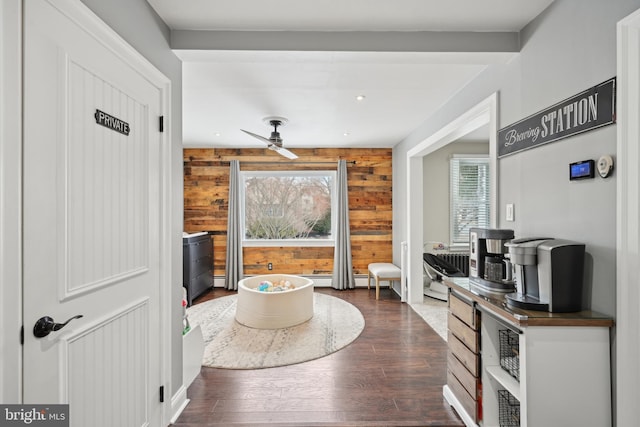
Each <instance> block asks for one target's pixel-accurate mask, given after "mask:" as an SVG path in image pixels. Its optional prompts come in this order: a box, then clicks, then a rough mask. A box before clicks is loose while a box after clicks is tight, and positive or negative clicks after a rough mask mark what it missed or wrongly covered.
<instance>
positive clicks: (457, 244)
mask: <svg viewBox="0 0 640 427" xmlns="http://www.w3.org/2000/svg"><path fill="white" fill-rule="evenodd" d="M464 160H473V161H475V162H479V161H480V162H481V163H483V164H485V165H486V168H487V173H486V181H485V184H486V187H487V190H486V192H485V198H486V201H485V207H486V212H487V215H486V224H476V225H474V226H473V227H481V228H489V227H490V225H491V211H492V206H491V158H490V156H489V155H488V154H454V155H452V156H451V158H450V159H449V247H450V248H453V249H458V250H461V249H464V248H468V247H469V237H468V236H467V240H466V241H465V242H461V241H459V240H458V241H456V240H457V239H455V236H456V234H457V233H456V232H455V220H454V218H455V215H454V214H455V212H454V203H455V202H456V201H455V194H454V182H453V167H454V162H457V163H458V165H460V163H462V162H463V161H464Z"/></svg>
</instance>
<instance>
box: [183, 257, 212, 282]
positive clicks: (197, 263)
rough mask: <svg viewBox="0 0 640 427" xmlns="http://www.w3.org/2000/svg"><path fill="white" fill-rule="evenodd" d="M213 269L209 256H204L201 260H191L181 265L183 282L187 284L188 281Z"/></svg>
mask: <svg viewBox="0 0 640 427" xmlns="http://www.w3.org/2000/svg"><path fill="white" fill-rule="evenodd" d="M212 269H213V261H212V259H211V257H210V256H208V255H207V256H204V257H202V258H198V259H194V260H191V262H186V260H185V263H184V265H183V280H184V283H187V282H188V281H189V280H191V279H193V278H194V277H197V276H199V275H201V274H202V273H204V272H206V271H211V270H212Z"/></svg>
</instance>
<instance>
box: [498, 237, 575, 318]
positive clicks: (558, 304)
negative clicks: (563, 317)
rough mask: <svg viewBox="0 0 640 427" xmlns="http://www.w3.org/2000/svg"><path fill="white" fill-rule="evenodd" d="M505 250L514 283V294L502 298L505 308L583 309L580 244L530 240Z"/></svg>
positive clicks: (538, 239) (510, 244) (566, 310)
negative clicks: (513, 271)
mask: <svg viewBox="0 0 640 427" xmlns="http://www.w3.org/2000/svg"><path fill="white" fill-rule="evenodd" d="M506 246H507V247H508V249H509V256H510V258H511V262H512V263H513V266H514V267H515V281H516V292H514V293H510V294H507V295H505V300H506V302H507V306H508V307H511V308H522V309H526V310H538V311H550V312H557V313H563V312H574V311H580V310H582V309H583V307H582V289H583V275H584V257H585V245H584V244H583V243H577V242H572V241H569V240H561V239H549V238H540V237H532V238H523V239H516V240H513V241H511V242H509V243H507V244H506Z"/></svg>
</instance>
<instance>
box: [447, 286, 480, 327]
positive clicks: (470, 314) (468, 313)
mask: <svg viewBox="0 0 640 427" xmlns="http://www.w3.org/2000/svg"><path fill="white" fill-rule="evenodd" d="M449 311H450V312H451V313H453V315H454V316H456V317H457V318H458V319H460V320H462V321H463V322H464V323H466V324H467V325H469V327H470V328H472V329H475V330H478V326H479V322H478V320H479V318H478V313H477V311H476V309H475V307H474V306H473V305H472V304H471V303H469V302H466V301H464V300H462V299H460V297H457V296H456V294H454V293H453V292H452V293H451V294H450V295H449Z"/></svg>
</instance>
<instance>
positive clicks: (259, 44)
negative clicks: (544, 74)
mask: <svg viewBox="0 0 640 427" xmlns="http://www.w3.org/2000/svg"><path fill="white" fill-rule="evenodd" d="M171 48H172V49H174V50H218V51H219V50H234V51H238V50H240V51H241V50H248V51H257V50H268V51H316V52H317V51H320V52H438V53H444V52H451V53H481V52H485V53H487V52H491V53H495V52H505V53H516V52H519V51H520V35H519V33H517V32H449V31H196V30H172V31H171Z"/></svg>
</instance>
